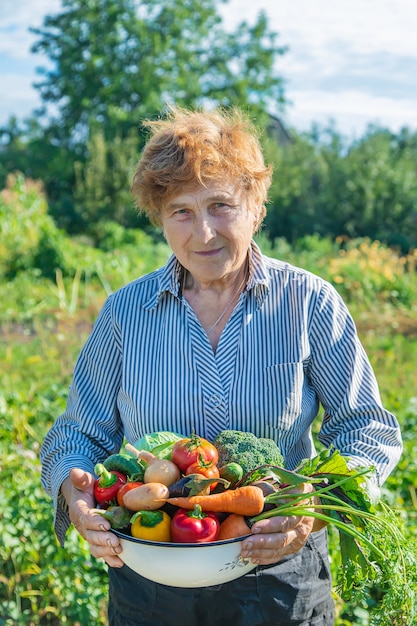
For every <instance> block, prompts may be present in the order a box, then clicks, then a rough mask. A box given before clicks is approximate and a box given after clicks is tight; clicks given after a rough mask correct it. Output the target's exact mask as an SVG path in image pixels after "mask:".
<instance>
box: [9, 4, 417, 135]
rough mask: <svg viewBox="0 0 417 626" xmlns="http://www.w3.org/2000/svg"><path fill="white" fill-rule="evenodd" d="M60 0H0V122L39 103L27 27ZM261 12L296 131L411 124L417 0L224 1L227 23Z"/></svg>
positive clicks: (416, 100)
mask: <svg viewBox="0 0 417 626" xmlns="http://www.w3.org/2000/svg"><path fill="white" fill-rule="evenodd" d="M60 4H61V3H60V0H1V2H0V85H1V87H0V126H1V125H2V124H4V123H5V122H6V121H7V120H8V119H9V118H10V116H11V115H15V116H16V117H17V118H18V119H20V120H22V119H24V118H25V117H28V116H30V115H31V113H32V112H33V110H34V109H35V108H36V107H37V106H39V104H40V99H39V96H38V92H37V91H36V89H34V87H33V83H34V82H36V80H38V79H39V76H38V75H37V74H36V69H35V68H36V67H37V66H42V65H45V64H46V63H47V59H45V58H44V57H42V56H40V55H34V54H32V53H31V52H30V46H31V44H32V43H33V42H34V41H35V38H34V36H33V35H32V34H31V33H29V31H28V28H29V27H30V26H33V27H39V26H41V25H42V22H43V18H44V17H45V15H47V14H53V13H56V12H57V11H59V8H60ZM261 10H263V11H265V13H266V15H267V18H268V22H269V26H270V29H271V30H273V31H275V32H277V33H278V35H279V36H278V40H277V42H278V44H279V45H282V46H286V47H287V52H286V53H285V54H284V55H283V56H281V57H279V59H278V61H277V64H278V65H277V69H278V71H279V73H280V75H281V76H282V77H283V79H284V87H285V97H286V99H287V101H288V102H289V104H288V105H287V106H286V108H285V109H284V111H283V112H282V111H278V110H277V111H270V112H271V113H274V114H277V113H279V117H280V118H281V119H282V121H283V122H284V124H286V125H287V126H288V127H290V128H295V129H296V130H298V131H308V130H310V129H311V128H312V125H317V124H318V125H319V126H321V127H326V126H328V125H333V127H334V128H335V129H336V130H337V131H338V132H339V133H341V134H342V135H344V136H345V137H347V138H348V139H355V138H360V137H361V136H362V135H363V134H364V132H365V131H366V129H367V127H368V126H369V125H370V124H373V125H377V126H382V127H384V128H389V129H390V130H392V131H393V132H399V131H400V129H401V128H403V127H408V128H409V129H410V130H412V131H417V38H416V36H415V33H416V30H417V2H416V0H229V1H228V2H227V3H226V4H225V5H222V6H219V11H220V12H221V13H222V15H223V16H224V19H225V25H226V26H230V27H231V28H233V27H235V26H236V25H237V22H238V21H241V20H243V19H245V20H247V21H249V23H253V21H254V19H255V17H256V16H257V14H258V13H259V11H261Z"/></svg>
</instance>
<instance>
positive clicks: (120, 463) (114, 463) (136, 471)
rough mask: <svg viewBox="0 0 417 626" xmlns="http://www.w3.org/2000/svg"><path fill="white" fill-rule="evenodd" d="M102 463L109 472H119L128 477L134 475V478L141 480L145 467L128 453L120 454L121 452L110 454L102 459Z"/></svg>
mask: <svg viewBox="0 0 417 626" xmlns="http://www.w3.org/2000/svg"><path fill="white" fill-rule="evenodd" d="M103 465H104V467H105V468H106V470H108V471H109V472H112V471H116V472H121V473H122V474H125V475H126V476H128V477H129V478H131V477H132V476H135V480H143V474H144V472H145V468H144V467H143V465H141V464H140V462H139V461H137V460H136V459H134V458H133V457H132V456H130V455H129V454H122V453H121V452H119V453H117V454H111V455H110V456H108V457H107V459H106V460H105V461H103Z"/></svg>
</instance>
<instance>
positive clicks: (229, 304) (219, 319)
mask: <svg viewBox="0 0 417 626" xmlns="http://www.w3.org/2000/svg"><path fill="white" fill-rule="evenodd" d="M245 282H246V272H245V276H244V277H243V280H242V282H241V283H240V285H239V288H238V290H237V292H236V293H235V295H234V296H233V298H232V299H231V300H230V301H229V303H228V305H227V307H226V308H225V309H224V311H222V313H220V315H219V317H218V318H217V319H216V321H215V322H214V324H212V325H211V326H210V328H208V329H207V330H206V335H209V334H210V333H211V332H212V330H214V329H215V328H216V326H217V324H219V323H220V322H221V321H222V319H223V318H224V316H225V315H226V313H227V311H228V310H229V308H230V307H231V306H232V304H233V302H234V301H235V300H236V298H237V297H238V296H239V295H240V292H241V290H242V287H243V285H244V284H245Z"/></svg>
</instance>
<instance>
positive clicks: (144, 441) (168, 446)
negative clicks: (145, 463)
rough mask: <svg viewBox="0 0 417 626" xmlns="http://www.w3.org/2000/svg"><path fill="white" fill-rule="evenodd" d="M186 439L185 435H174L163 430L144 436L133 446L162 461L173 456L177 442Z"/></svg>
mask: <svg viewBox="0 0 417 626" xmlns="http://www.w3.org/2000/svg"><path fill="white" fill-rule="evenodd" d="M184 437H185V435H179V434H178V433H172V432H170V431H168V430H161V431H159V432H156V433H149V434H147V435H144V436H143V437H141V438H140V439H138V441H136V442H135V443H134V444H133V445H134V447H135V448H137V449H138V450H147V451H148V452H152V454H154V455H155V456H157V457H158V458H160V459H166V458H169V457H170V456H171V451H172V448H173V446H174V444H175V442H176V441H179V440H180V439H184Z"/></svg>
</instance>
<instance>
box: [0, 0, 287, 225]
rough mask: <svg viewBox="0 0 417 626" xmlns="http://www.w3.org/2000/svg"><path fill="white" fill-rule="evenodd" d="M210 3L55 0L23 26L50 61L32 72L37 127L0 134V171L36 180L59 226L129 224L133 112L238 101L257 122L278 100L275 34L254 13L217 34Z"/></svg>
mask: <svg viewBox="0 0 417 626" xmlns="http://www.w3.org/2000/svg"><path fill="white" fill-rule="evenodd" d="M220 2H224V0H164V2H160V0H141V1H137V0H62V10H61V11H60V12H59V13H57V14H56V15H48V16H47V17H46V18H45V20H44V24H43V27H41V28H38V29H33V32H34V33H35V34H36V35H37V36H38V40H37V42H36V43H35V44H34V46H33V48H32V51H33V52H34V53H38V54H43V55H44V56H46V57H47V58H48V61H49V63H48V67H44V68H41V69H40V70H39V73H40V74H41V76H42V79H41V80H40V82H39V83H38V84H37V88H38V90H39V92H40V95H41V98H42V101H43V107H42V109H40V110H39V111H37V113H36V122H34V124H35V126H36V129H35V128H32V129H31V130H30V132H28V133H26V134H25V133H24V132H23V129H18V128H13V126H12V125H11V126H10V127H9V134H8V135H7V133H3V138H4V137H6V139H4V140H3V150H2V151H1V153H0V176H1V175H3V179H4V178H5V176H6V174H7V172H10V171H13V170H16V169H18V170H20V171H22V172H24V173H25V174H28V175H30V176H34V177H36V178H41V179H42V180H43V181H44V184H45V188H46V190H47V193H48V198H49V201H50V210H51V213H52V214H53V215H54V217H55V218H56V219H57V221H58V223H59V225H60V226H63V227H64V228H66V229H67V230H69V231H72V232H74V231H79V230H85V229H88V228H89V226H90V224H92V222H93V220H95V219H97V218H98V217H99V216H100V215H103V216H104V217H106V218H108V217H111V216H112V217H113V218H114V219H117V220H118V221H120V223H122V224H125V225H132V222H133V221H134V219H136V225H140V221H139V218H136V217H135V218H134V216H133V212H132V208H131V201H130V199H129V198H128V197H127V194H128V188H129V185H128V182H129V180H128V174H129V173H130V172H129V168H130V166H131V164H132V158H133V155H135V156H136V157H137V155H138V154H139V152H140V150H141V147H142V145H143V141H144V135H143V133H142V132H141V126H140V122H141V120H142V119H143V118H144V117H153V116H157V115H159V114H161V112H163V110H164V107H165V106H166V105H167V104H170V103H174V104H176V105H179V106H203V105H204V106H212V105H213V106H214V105H222V106H226V107H227V106H230V105H233V104H237V105H239V106H241V107H243V108H246V109H248V110H249V111H251V112H252V114H253V116H254V117H256V120H257V122H258V123H259V125H261V126H262V125H263V124H265V123H266V121H265V120H266V117H263V116H264V115H265V111H266V110H267V108H268V107H269V108H270V109H272V110H273V112H274V113H276V112H277V111H279V110H281V107H282V106H283V103H284V96H283V83H282V80H281V78H280V76H279V74H278V70H277V64H276V61H277V57H279V56H280V55H282V54H284V52H285V49H284V48H283V47H280V46H278V45H277V34H276V33H273V32H271V31H270V30H269V26H268V22H267V19H266V16H265V15H264V14H263V13H260V14H259V16H258V18H257V19H256V21H255V23H254V24H253V25H249V24H248V23H245V22H242V23H240V24H239V25H238V26H237V27H236V29H235V30H234V31H228V30H226V29H225V28H224V26H223V24H222V19H221V16H220V14H219V13H218V5H219V4H220ZM34 153H36V158H34V157H35V154H34ZM5 154H7V157H5ZM125 166H126V169H125V170H124V173H123V172H122V170H123V167H125ZM93 187H94V188H93ZM96 203H97V205H96ZM93 206H94V208H93Z"/></svg>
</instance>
